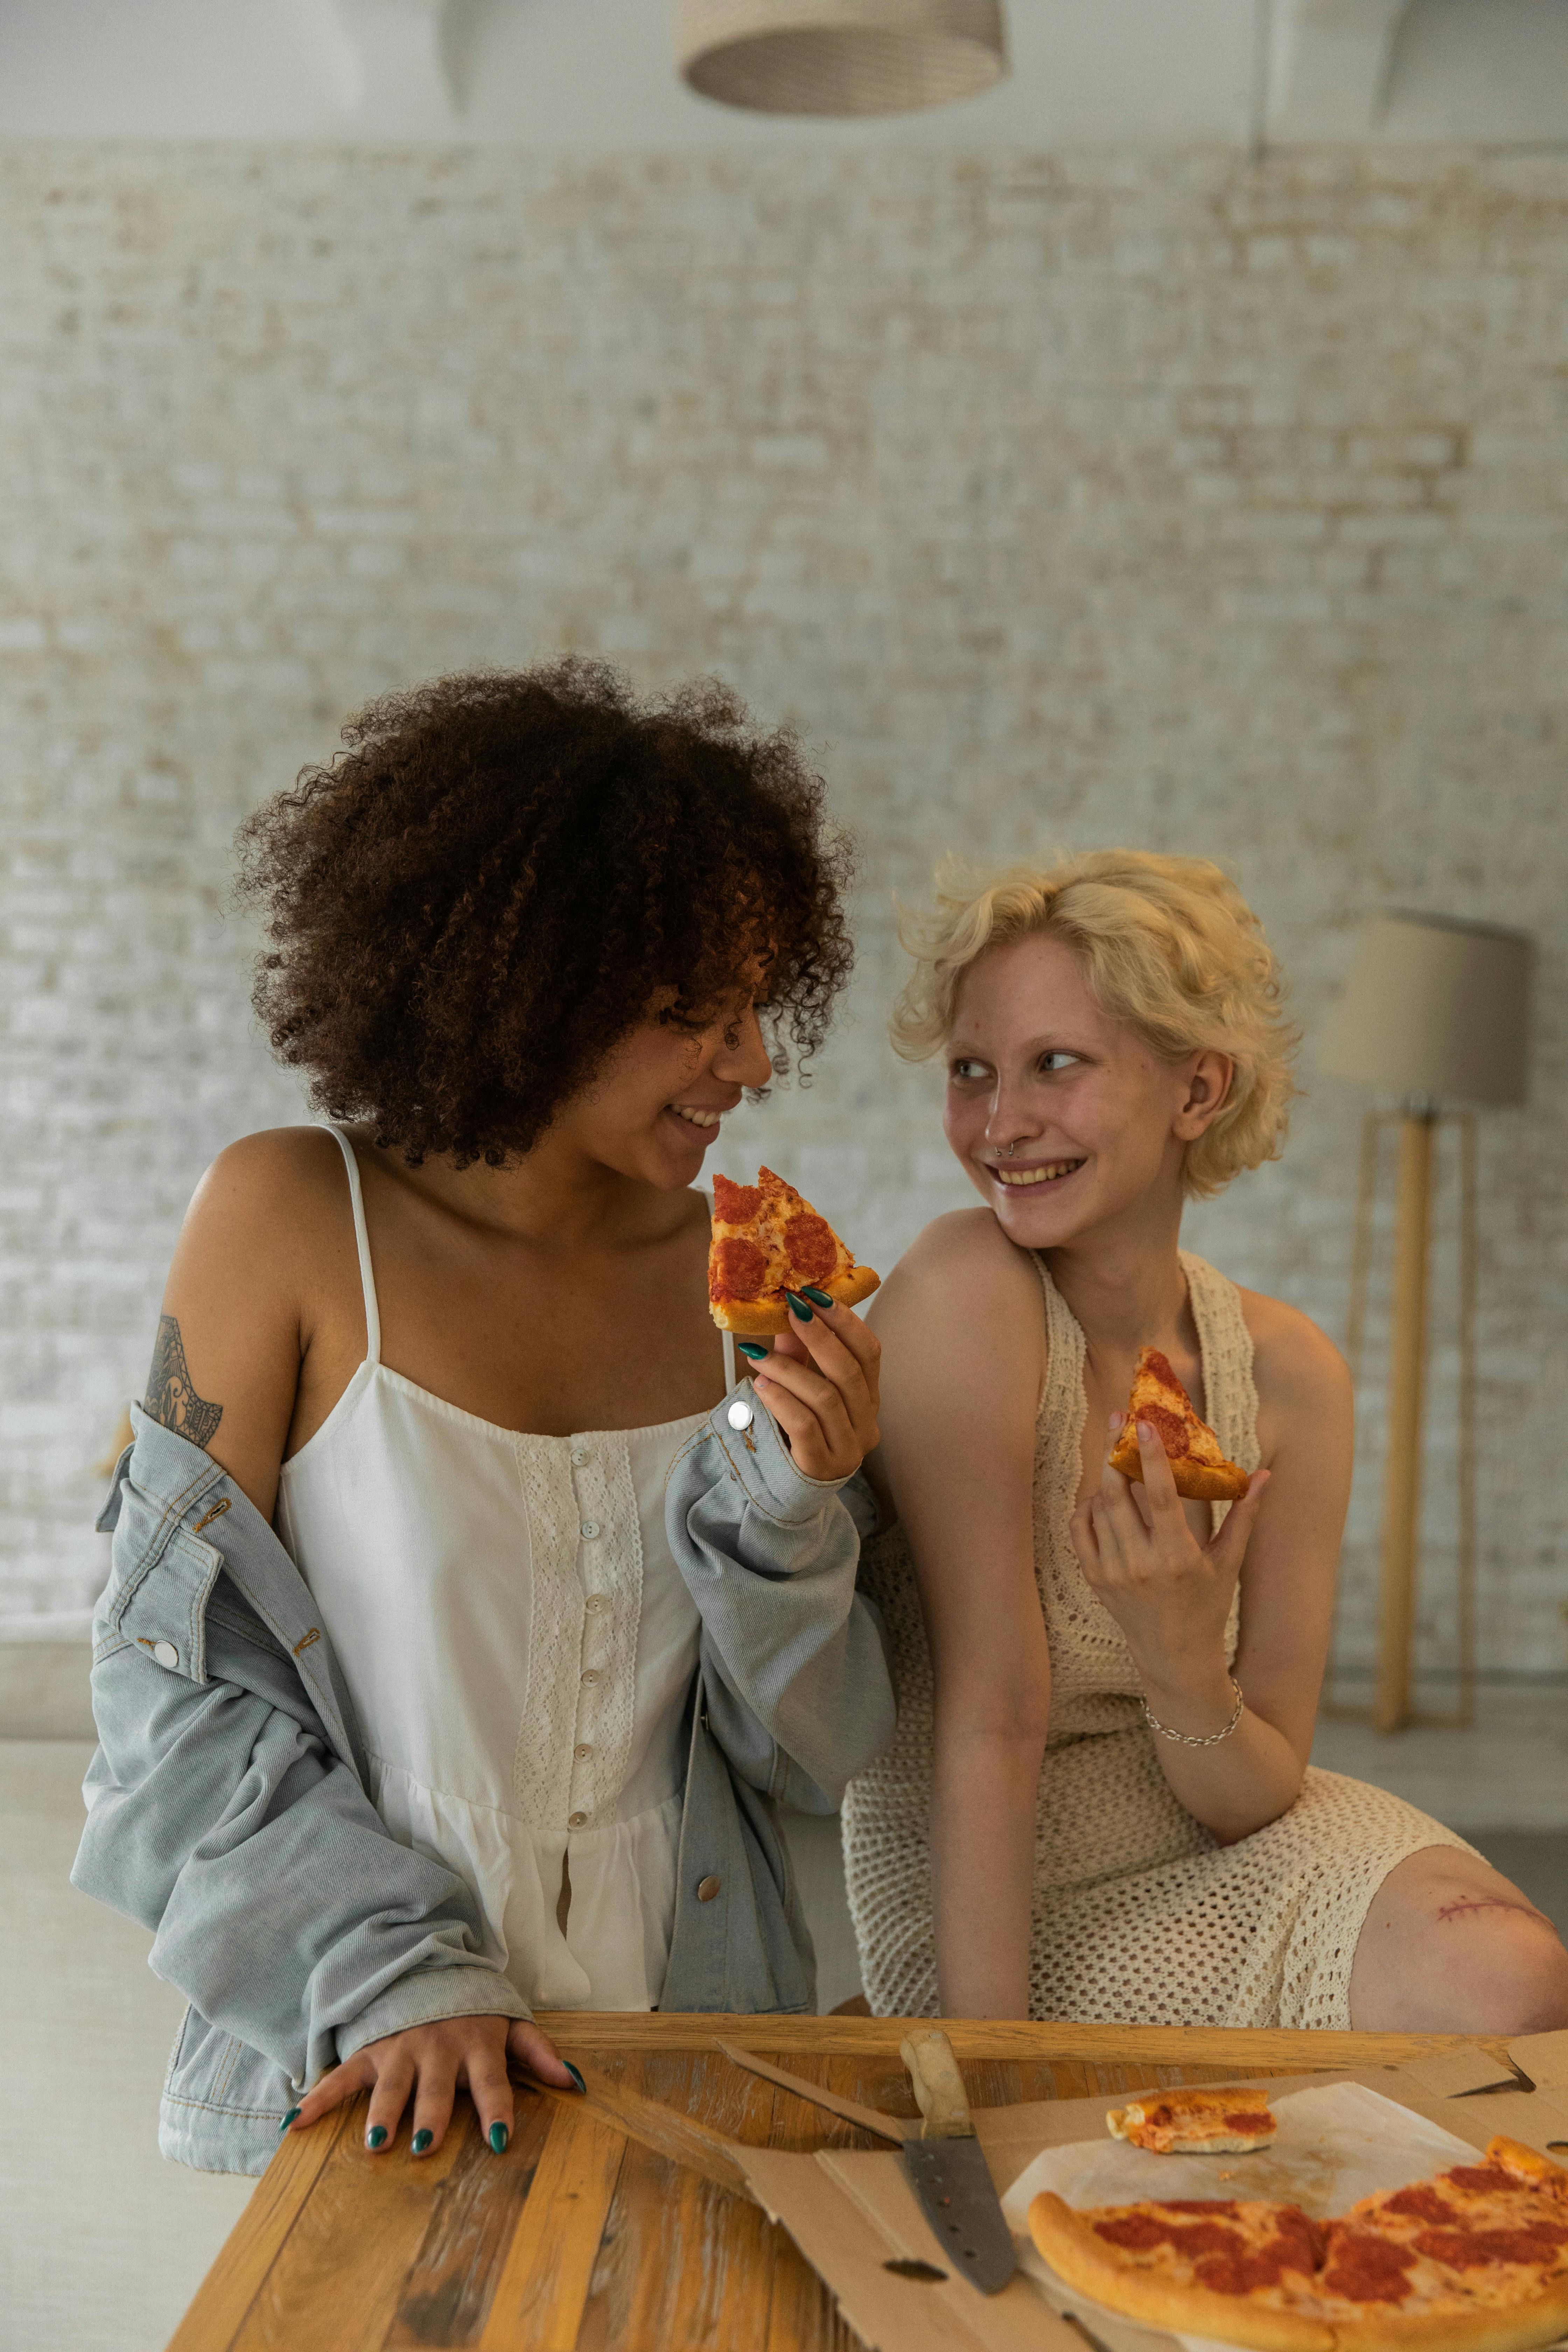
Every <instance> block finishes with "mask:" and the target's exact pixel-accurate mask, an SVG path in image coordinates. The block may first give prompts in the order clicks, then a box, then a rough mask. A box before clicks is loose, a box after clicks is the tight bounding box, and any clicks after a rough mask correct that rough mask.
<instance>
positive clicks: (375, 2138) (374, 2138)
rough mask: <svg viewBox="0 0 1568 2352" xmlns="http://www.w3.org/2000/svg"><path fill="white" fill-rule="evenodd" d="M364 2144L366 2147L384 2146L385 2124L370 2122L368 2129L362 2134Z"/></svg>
mask: <svg viewBox="0 0 1568 2352" xmlns="http://www.w3.org/2000/svg"><path fill="white" fill-rule="evenodd" d="M364 2144H365V2146H366V2147H385V2146H386V2126H385V2125H384V2124H372V2126H371V2127H370V2129H369V2131H367V2132H366V2134H365V2136H364Z"/></svg>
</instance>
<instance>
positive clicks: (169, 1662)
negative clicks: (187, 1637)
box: [153, 1642, 180, 1666]
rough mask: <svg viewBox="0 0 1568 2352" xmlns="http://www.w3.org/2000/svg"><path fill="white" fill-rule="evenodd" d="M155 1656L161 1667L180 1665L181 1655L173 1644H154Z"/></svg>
mask: <svg viewBox="0 0 1568 2352" xmlns="http://www.w3.org/2000/svg"><path fill="white" fill-rule="evenodd" d="M153 1656H154V1657H155V1658H156V1659H157V1661H158V1664H160V1665H161V1666H177V1665H178V1664H179V1663H180V1654H179V1652H178V1650H176V1649H175V1647H174V1643H173V1642H154V1643H153Z"/></svg>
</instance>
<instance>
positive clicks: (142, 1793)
mask: <svg viewBox="0 0 1568 2352" xmlns="http://www.w3.org/2000/svg"><path fill="white" fill-rule="evenodd" d="M135 1420H136V1428H137V1436H136V1442H135V1444H134V1447H133V1448H132V1450H131V1451H130V1452H129V1453H128V1454H126V1455H125V1456H124V1457H123V1458H122V1459H121V1463H120V1465H119V1467H118V1469H117V1471H116V1474H115V1485H114V1489H113V1492H112V1494H111V1496H110V1502H109V1505H108V1507H107V1508H106V1510H105V1513H104V1516H103V1518H102V1520H100V1526H110V1527H112V1528H113V1534H114V1548H113V1565H112V1569H111V1572H110V1582H109V1586H108V1589H107V1590H106V1591H105V1593H104V1595H103V1597H102V1599H101V1600H100V1602H99V1605H98V1610H97V1613H96V1618H95V1622H94V1627H93V1634H94V1646H93V1667H92V1690H93V1711H94V1715H95V1717H96V1718H97V1723H98V1732H99V1741H100V1745H99V1748H98V1751H97V1753H96V1755H95V1756H94V1758H93V1759H92V1763H91V1766H90V1768H89V1772H88V1778H87V1783H86V1787H85V1790H84V1794H85V1796H86V1799H87V1804H88V1819H87V1826H86V1829H85V1830H84V1832H83V1834H82V1841H81V1846H80V1849H79V1853H78V1855H77V1859H76V1864H75V1866H74V1868H73V1870H72V1873H71V1877H72V1881H73V1883H74V1884H75V1885H77V1886H79V1887H80V1888H82V1889H83V1890H84V1891H85V1892H86V1893H88V1894H89V1895H97V1896H99V1897H100V1899H101V1900H102V1901H104V1902H106V1903H110V1904H112V1905H113V1906H114V1907H115V1909H116V1910H119V1911H122V1912H125V1913H126V1914H127V1915H128V1916H130V1917H132V1918H133V1919H137V1920H139V1921H140V1922H141V1923H142V1926H143V1927H149V1928H151V1929H152V1930H153V1950H152V1954H151V1963H152V1966H153V1969H154V1970H155V1971H156V1973H157V1974H158V1975H159V1976H161V1977H163V1978H164V1979H167V1981H168V1982H169V1983H171V1984H173V1985H174V1986H176V1987H177V1988H178V1989H179V1990H181V1991H182V1992H184V1994H185V1995H186V1997H187V1999H188V2000H191V2001H192V2002H193V2004H194V2005H195V2008H196V2009H197V2010H198V2011H200V2013H201V2015H202V2016H203V2017H205V2018H206V2019H208V2020H210V2021H212V2023H213V2024H215V2025H217V2026H221V2027H222V2028H224V2030H225V2031H226V2032H230V2033H232V2034H234V2035H236V2036H237V2038H238V2039H239V2040H240V2041H242V2042H246V2043H247V2044H249V2045H250V2046H251V2047H252V2048H254V2049H256V2050H258V2051H261V2052H263V2053H266V2054H267V2055H268V2057H270V2058H272V2059H273V2060H274V2061H275V2062H276V2063H278V2064H279V2065H280V2066H282V2067H284V2068H285V2069H286V2070H287V2072H288V2074H289V2076H290V2078H291V2079H292V2080H293V2081H294V2082H295V2084H300V2085H302V2084H306V2083H308V2082H311V2081H313V2080H314V2079H315V2078H316V2076H317V2075H318V2074H321V2073H322V2072H323V2071H324V2070H325V2069H326V2068H327V2067H329V2066H331V2065H332V2064H333V2063H336V2062H337V2061H338V2060H340V2059H343V2058H348V2057H352V2056H353V2053H354V2052H355V2051H357V2050H359V2049H360V2048H362V2047H363V2044H364V2043H365V2042H374V2041H376V2040H378V2039H379V2038H380V2037H381V2036H382V2035H384V2034H387V2033H394V2032H399V2031H401V2030H402V2029H403V2028H405V2027H406V2026H411V2025H420V2024H427V2023H429V2022H431V2021H434V2020H436V2019H438V2018H444V2017H462V2016H473V2015H477V2014H481V2013H487V2012H489V2013H499V2014H500V2015H504V2016H509V2017H526V2016H527V2015H528V2014H529V2011H528V2008H527V2005H526V2003H525V2002H524V2001H523V2000H521V1997H520V1996H519V1995H518V1994H517V1993H516V1992H515V1991H514V1990H513V1989H512V1987H511V1986H510V1984H509V1983H508V1982H507V1979H505V1977H504V1976H503V1975H502V1974H501V1973H500V1966H499V1962H498V1960H497V1959H496V1958H494V1957H493V1956H492V1955H491V1954H489V1953H487V1951H486V1949H485V1944H486V1935H485V1927H484V1922H483V1919H482V1917H481V1916H480V1913H479V1904H478V1902H477V1900H476V1897H475V1896H474V1895H473V1893H472V1891H471V1890H470V1889H469V1888H468V1886H467V1885H464V1883H463V1882H462V1881H461V1880H460V1879H458V1878H457V1877H455V1876H454V1875H453V1874H452V1873H451V1872H450V1871H448V1870H447V1869H445V1868H444V1867H442V1866H441V1865H440V1864H437V1863H435V1862H432V1861H430V1860H429V1859H427V1858H426V1856H425V1855H423V1854H419V1853H415V1852H413V1851H412V1850H411V1849H410V1848H409V1847H407V1846H405V1845H402V1844H400V1843H398V1842H397V1840H396V1839H395V1838H394V1837H393V1836H392V1835H391V1834H390V1832H388V1831H387V1829H386V1828H385V1826H384V1823H383V1822H382V1820H381V1818H380V1816H379V1814H378V1813H377V1812H376V1811H375V1808H374V1805H373V1804H372V1803H371V1801H370V1799H369V1797H368V1795H367V1794H366V1792H365V1789H364V1785H363V1780H362V1779H361V1775H360V1769H359V1768H358V1763H357V1759H356V1753H355V1750H356V1743H357V1734H356V1732H355V1730H354V1727H353V1717H352V1710H351V1709H350V1706H349V1701H348V1696H347V1691H346V1687H345V1685H343V1683H342V1677H341V1675H339V1673H338V1671H337V1669H336V1667H335V1664H334V1662H333V1660H332V1658H331V1652H330V1647H329V1645H328V1644H327V1643H326V1639H325V1636H324V1635H323V1634H322V1633H321V1630H320V1628H319V1626H316V1625H313V1624H311V1623H310V1614H311V1610H310V1593H309V1591H308V1589H307V1587H306V1585H305V1583H304V1580H303V1579H302V1578H301V1577H300V1574H299V1571H298V1570H297V1569H296V1568H295V1567H294V1564H293V1562H292V1560H290V1559H289V1555H288V1553H287V1552H286V1551H285V1550H284V1549H283V1546H282V1545H281V1543H280V1542H279V1539H278V1538H277V1536H276V1535H275V1534H274V1533H273V1531H272V1529H271V1528H269V1527H268V1525H267V1523H266V1521H265V1520H264V1519H263V1518H262V1517H260V1515H259V1513H258V1511H256V1509H255V1508H254V1507H253V1506H252V1505H251V1504H250V1503H249V1502H248V1501H247V1498H246V1497H245V1496H244V1495H243V1494H241V1492H240V1491H239V1489H238V1488H237V1486H235V1485H234V1484H233V1483H232V1481H231V1480H230V1479H229V1478H228V1477H227V1476H226V1475H225V1474H224V1472H223V1471H222V1470H220V1469H219V1467H218V1465H216V1463H215V1462H214V1461H213V1460H212V1458H211V1457H210V1455H208V1454H204V1453H202V1452H201V1451H200V1450H199V1449H198V1448H197V1447H195V1446H193V1445H191V1444H188V1443H187V1441H186V1440H185V1439H184V1438H182V1437H179V1436H177V1435H176V1434H175V1433H174V1432H173V1431H170V1430H166V1429H163V1427H162V1426H161V1425H160V1424H159V1423H155V1422H152V1421H150V1420H148V1419H147V1418H146V1417H145V1416H144V1415H142V1413H140V1412H138V1413H137V1414H136V1416H135Z"/></svg>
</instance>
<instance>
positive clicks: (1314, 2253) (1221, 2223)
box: [1094, 2198, 1323, 2294]
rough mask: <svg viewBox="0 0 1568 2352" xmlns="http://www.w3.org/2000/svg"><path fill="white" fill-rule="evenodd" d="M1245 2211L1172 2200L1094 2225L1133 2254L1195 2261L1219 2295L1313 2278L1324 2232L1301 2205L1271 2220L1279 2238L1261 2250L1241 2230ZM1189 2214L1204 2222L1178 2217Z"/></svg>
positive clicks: (1201, 2279)
mask: <svg viewBox="0 0 1568 2352" xmlns="http://www.w3.org/2000/svg"><path fill="white" fill-rule="evenodd" d="M1239 2210H1240V2209H1239V2208H1238V2207H1237V2206H1236V2205H1234V2204H1228V2203H1225V2202H1223V2201H1218V2200H1210V2199H1207V2198H1190V2199H1188V2198H1172V2199H1170V2200H1167V2201H1165V2202H1164V2203H1162V2204H1160V2205H1152V2206H1149V2205H1146V2206H1137V2207H1134V2208H1133V2209H1132V2210H1131V2211H1128V2212H1124V2213H1108V2214H1107V2215H1106V2216H1105V2217H1104V2219H1103V2220H1101V2221H1096V2223H1095V2224H1094V2227H1095V2229H1096V2231H1097V2232H1098V2233H1099V2235H1100V2237H1102V2238H1103V2239H1105V2240H1106V2242H1107V2243H1108V2244H1110V2245H1112V2246H1121V2248H1122V2249H1123V2250H1124V2251H1125V2252H1128V2253H1134V2254H1147V2253H1152V2252H1154V2250H1155V2248H1156V2247H1168V2248H1169V2249H1170V2251H1171V2252H1172V2253H1173V2254H1174V2255H1175V2256H1176V2257H1177V2258H1178V2260H1184V2261H1187V2262H1190V2263H1192V2265H1193V2275H1194V2278H1195V2279H1196V2280H1197V2282H1198V2284H1199V2285H1201V2286H1206V2287H1211V2288H1212V2289H1213V2290H1214V2292H1215V2294H1253V2293H1254V2292H1255V2291H1256V2290H1257V2289H1258V2288H1259V2287H1270V2286H1278V2285H1279V2281H1280V2279H1281V2277H1282V2276H1283V2274H1284V2273H1285V2272H1287V2271H1295V2272H1297V2273H1300V2275H1301V2276H1302V2277H1304V2278H1310V2277H1311V2275H1312V2273H1313V2272H1314V2271H1315V2269H1316V2268H1317V2264H1318V2258H1319V2254H1320V2252H1321V2245H1322V2236H1323V2233H1322V2231H1321V2229H1320V2228H1319V2226H1318V2224H1317V2223H1316V2222H1313V2221H1309V2220H1308V2218H1307V2216H1306V2214H1305V2213H1303V2212H1302V2211H1301V2210H1300V2207H1299V2206H1295V2205H1284V2206H1280V2207H1279V2208H1278V2209H1277V2210H1275V2211H1274V2212H1273V2213H1272V2214H1271V2217H1270V2218H1271V2219H1272V2221H1273V2222H1274V2234H1273V2235H1272V2236H1271V2237H1269V2238H1268V2239H1266V2240H1265V2241H1264V2242H1263V2243H1262V2244H1261V2245H1258V2246H1250V2245H1248V2243H1247V2240H1246V2238H1245V2237H1244V2236H1243V2234H1242V2232H1241V2231H1240V2230H1239V2229H1237V2227H1236V2226H1235V2221H1236V2217H1237V2214H1238V2212H1239ZM1186 2214H1193V2215H1194V2216H1201V2217H1202V2218H1201V2219H1194V2220H1193V2221H1187V2220H1184V2219H1178V2218H1177V2216H1179V2215H1186Z"/></svg>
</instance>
